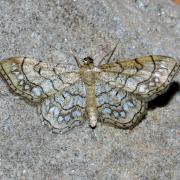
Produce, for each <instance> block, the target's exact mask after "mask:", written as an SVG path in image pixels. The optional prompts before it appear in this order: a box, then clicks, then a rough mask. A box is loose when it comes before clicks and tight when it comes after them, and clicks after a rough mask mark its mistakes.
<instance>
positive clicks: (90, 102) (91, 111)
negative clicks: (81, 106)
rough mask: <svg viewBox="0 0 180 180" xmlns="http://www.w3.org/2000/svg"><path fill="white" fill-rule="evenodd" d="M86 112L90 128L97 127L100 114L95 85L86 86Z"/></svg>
mask: <svg viewBox="0 0 180 180" xmlns="http://www.w3.org/2000/svg"><path fill="white" fill-rule="evenodd" d="M86 111H87V114H88V117H89V120H90V126H91V127H96V124H97V115H98V114H97V104H96V97H95V85H92V86H89V85H86Z"/></svg>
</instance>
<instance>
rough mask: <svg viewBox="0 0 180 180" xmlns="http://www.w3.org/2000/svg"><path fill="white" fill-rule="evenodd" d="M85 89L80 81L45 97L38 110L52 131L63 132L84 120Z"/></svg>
mask: <svg viewBox="0 0 180 180" xmlns="http://www.w3.org/2000/svg"><path fill="white" fill-rule="evenodd" d="M85 100H86V91H85V87H84V85H83V83H82V82H81V81H78V82H76V83H75V84H73V85H71V86H69V87H67V88H65V89H64V90H63V91H62V92H59V93H57V94H54V95H53V96H52V97H50V98H48V99H46V100H45V101H44V102H43V103H42V104H41V106H40V107H39V111H40V113H41V115H42V118H43V121H44V122H45V123H46V124H48V125H49V126H50V128H52V131H53V132H56V133H64V132H66V131H68V130H70V129H71V128H73V127H75V126H78V125H81V124H82V123H83V122H84V116H85V106H86V104H85V103H86V101H85Z"/></svg>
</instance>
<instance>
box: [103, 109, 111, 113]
mask: <svg viewBox="0 0 180 180" xmlns="http://www.w3.org/2000/svg"><path fill="white" fill-rule="evenodd" d="M102 111H103V113H107V114H110V113H111V109H109V108H104V109H103V110H102Z"/></svg>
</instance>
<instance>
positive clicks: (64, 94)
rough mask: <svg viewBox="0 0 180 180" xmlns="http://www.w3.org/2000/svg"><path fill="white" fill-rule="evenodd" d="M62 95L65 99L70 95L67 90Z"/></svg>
mask: <svg viewBox="0 0 180 180" xmlns="http://www.w3.org/2000/svg"><path fill="white" fill-rule="evenodd" d="M63 96H64V97H65V98H66V99H70V98H71V97H70V95H69V94H68V93H67V92H63Z"/></svg>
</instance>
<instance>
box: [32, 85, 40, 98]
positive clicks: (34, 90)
mask: <svg viewBox="0 0 180 180" xmlns="http://www.w3.org/2000/svg"><path fill="white" fill-rule="evenodd" d="M32 93H33V95H34V96H37V97H40V96H41V95H42V90H41V88H40V87H34V88H33V89H32Z"/></svg>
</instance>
